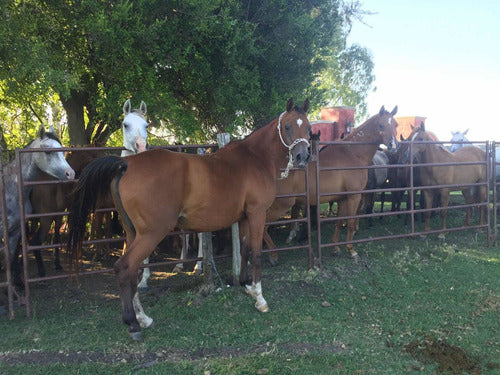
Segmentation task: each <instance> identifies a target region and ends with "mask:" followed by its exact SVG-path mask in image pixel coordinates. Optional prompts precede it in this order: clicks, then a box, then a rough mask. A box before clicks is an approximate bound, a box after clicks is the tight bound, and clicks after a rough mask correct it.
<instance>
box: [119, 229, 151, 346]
mask: <svg viewBox="0 0 500 375" xmlns="http://www.w3.org/2000/svg"><path fill="white" fill-rule="evenodd" d="M127 237H128V236H127ZM127 239H128V238H127ZM160 240H161V236H158V238H156V237H154V236H153V235H151V234H150V236H149V237H145V236H140V235H137V236H136V238H135V239H134V240H133V241H132V242H131V244H130V245H128V246H127V251H126V253H125V254H124V255H123V256H122V257H121V258H120V259H118V261H116V263H115V265H114V270H115V274H116V279H117V282H118V286H119V287H120V299H121V303H122V320H123V322H124V323H125V324H127V325H128V326H129V330H128V331H129V334H130V336H131V337H132V339H134V340H138V341H140V340H142V336H141V328H148V327H150V326H151V324H152V323H153V319H151V318H150V317H148V316H147V315H146V314H145V313H144V310H143V308H142V306H141V303H140V301H139V295H138V294H137V275H138V271H139V265H140V264H141V262H143V261H144V260H145V259H146V257H147V254H150V253H151V252H152V251H153V249H154V247H155V246H156V245H158V243H159V242H160ZM136 249H137V250H136Z"/></svg>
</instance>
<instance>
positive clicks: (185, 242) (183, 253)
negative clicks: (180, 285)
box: [172, 234, 189, 273]
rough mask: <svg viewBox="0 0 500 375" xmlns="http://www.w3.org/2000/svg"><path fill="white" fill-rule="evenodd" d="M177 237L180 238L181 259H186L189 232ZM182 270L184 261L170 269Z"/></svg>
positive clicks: (175, 271)
mask: <svg viewBox="0 0 500 375" xmlns="http://www.w3.org/2000/svg"><path fill="white" fill-rule="evenodd" d="M179 238H180V239H181V244H182V247H181V257H180V258H181V260H187V258H188V250H189V234H180V235H179ZM183 271H184V263H177V264H176V265H175V267H174V269H173V270H172V272H173V273H179V272H183Z"/></svg>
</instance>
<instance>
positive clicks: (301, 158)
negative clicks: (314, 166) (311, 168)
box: [292, 145, 310, 168]
mask: <svg viewBox="0 0 500 375" xmlns="http://www.w3.org/2000/svg"><path fill="white" fill-rule="evenodd" d="M292 153H293V161H294V164H295V166H296V167H299V168H305V167H306V165H307V163H308V162H309V157H310V154H309V150H308V147H306V146H304V147H302V145H297V146H296V147H295V149H294V150H293V151H292Z"/></svg>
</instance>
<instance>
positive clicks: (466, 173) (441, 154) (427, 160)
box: [412, 124, 487, 239]
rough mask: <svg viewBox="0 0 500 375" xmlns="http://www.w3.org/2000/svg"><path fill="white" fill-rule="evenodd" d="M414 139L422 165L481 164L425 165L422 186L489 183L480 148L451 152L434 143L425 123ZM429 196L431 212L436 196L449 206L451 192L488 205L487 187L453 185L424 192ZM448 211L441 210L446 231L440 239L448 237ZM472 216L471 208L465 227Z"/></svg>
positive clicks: (427, 203) (427, 214)
mask: <svg viewBox="0 0 500 375" xmlns="http://www.w3.org/2000/svg"><path fill="white" fill-rule="evenodd" d="M412 140H413V141H414V142H416V143H415V144H413V145H412V148H413V150H412V152H413V153H414V154H415V155H416V156H417V157H418V161H419V163H422V164H436V163H466V162H477V164H467V165H460V164H458V165H446V166H436V165H429V166H427V165H425V166H421V167H420V181H421V183H422V187H424V186H437V185H464V184H476V183H486V181H487V177H486V153H485V152H484V151H483V150H481V149H480V148H478V147H474V146H464V147H461V148H459V149H458V150H456V151H455V152H453V153H452V152H450V151H449V150H447V149H446V148H445V147H443V146H442V145H440V144H436V143H431V142H433V138H432V136H430V135H429V134H428V132H426V131H425V126H424V125H423V124H422V125H421V126H420V128H419V129H417V132H416V133H415V135H414V136H413V138H412ZM422 190H423V194H424V197H425V208H426V209H431V208H432V202H433V198H434V195H435V194H436V193H438V192H439V193H440V194H441V205H440V206H441V207H447V206H448V201H449V194H450V191H456V190H461V191H462V194H463V196H464V198H465V202H466V204H474V203H482V202H485V197H486V186H485V185H480V186H456V187H454V186H450V187H443V188H435V189H432V188H431V189H429V188H427V189H422ZM446 211H447V210H441V222H442V230H443V232H442V233H440V234H439V238H440V239H444V238H445V234H444V231H445V230H446ZM479 212H480V224H481V225H482V224H483V216H484V207H481V209H480V210H479ZM430 216H431V212H430V211H426V212H425V227H424V231H428V230H429V229H430ZM470 216H471V207H468V208H467V214H466V218H465V225H469V222H470Z"/></svg>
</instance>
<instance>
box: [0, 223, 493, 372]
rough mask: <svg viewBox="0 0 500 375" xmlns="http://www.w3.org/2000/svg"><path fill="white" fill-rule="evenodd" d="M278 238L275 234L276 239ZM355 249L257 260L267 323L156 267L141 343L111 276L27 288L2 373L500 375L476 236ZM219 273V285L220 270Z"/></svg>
mask: <svg viewBox="0 0 500 375" xmlns="http://www.w3.org/2000/svg"><path fill="white" fill-rule="evenodd" d="M456 216H459V215H456ZM450 219H451V220H450V222H451V223H453V221H454V220H457V221H461V220H463V219H462V218H461V217H459V218H455V217H452V218H450ZM436 220H437V219H436ZM401 223H402V221H401V220H400V219H399V220H398V219H397V218H395V217H391V218H386V219H385V220H384V221H383V222H382V223H379V222H378V220H376V221H375V226H374V227H372V228H367V227H366V226H365V225H364V224H363V223H362V225H361V229H360V233H359V236H357V237H359V238H363V237H365V236H366V237H369V236H375V235H380V234H381V233H383V232H398V231H400V230H401V227H402V224H401ZM434 225H435V226H436V227H437V226H438V222H435V223H434ZM450 225H452V224H450ZM286 234H287V233H286V232H285V230H284V229H281V228H278V229H277V230H276V231H274V233H273V237H274V238H276V239H278V240H280V239H281V240H282V239H283V238H285V237H286ZM324 235H325V236H328V235H329V233H324ZM356 249H357V251H358V252H359V254H360V256H361V261H360V262H358V263H356V262H354V261H353V260H352V259H349V258H348V257H347V256H345V252H344V253H343V254H344V255H343V256H341V257H334V256H332V254H331V252H330V251H327V250H325V251H323V268H322V269H321V270H319V269H314V270H307V257H306V254H305V252H304V251H295V252H290V253H280V263H279V265H278V266H277V267H274V268H273V267H271V266H269V265H268V264H267V263H265V264H264V267H263V290H264V296H265V297H266V299H267V301H268V303H269V305H270V308H271V311H270V312H269V313H267V314H262V313H259V312H258V311H257V310H256V309H255V308H254V307H253V304H254V301H253V300H252V299H251V298H250V297H249V296H247V295H245V294H244V292H243V290H242V288H240V287H227V286H225V285H224V286H221V288H220V291H218V292H212V293H206V292H205V291H203V289H202V288H200V285H201V281H202V279H201V278H200V277H197V276H194V275H189V274H177V275H173V274H168V273H166V272H164V271H165V270H164V269H162V270H157V271H158V272H155V273H154V277H153V278H152V280H151V282H150V290H149V291H148V292H146V293H145V294H144V295H142V297H141V300H142V302H143V306H144V308H145V310H146V313H148V314H149V315H151V316H152V317H153V318H154V319H155V325H154V326H153V327H152V328H150V329H148V330H145V331H144V338H145V340H144V342H142V343H134V342H131V341H130V339H129V337H128V335H127V334H126V328H125V326H124V325H123V324H122V323H121V317H120V307H119V299H118V295H117V287H116V285H115V281H114V277H113V275H94V276H88V277H85V278H82V285H81V286H80V287H79V288H78V287H76V286H75V285H73V284H70V285H68V283H67V281H66V280H60V281H54V282H47V283H44V284H34V285H33V286H32V294H33V302H32V304H33V317H32V318H30V319H27V318H24V317H22V313H21V312H18V313H17V318H16V319H15V320H14V321H9V320H8V319H7V318H6V317H5V316H2V317H0V330H1V332H2V335H1V339H0V373H1V374H26V373H29V374H46V373H50V374H78V373H80V374H88V373H96V374H115V373H122V374H129V373H130V374H131V373H137V374H159V373H168V374H389V373H390V374H411V373H415V374H417V373H418V374H433V373H436V372H443V371H444V372H446V369H447V368H448V372H449V373H462V372H463V373H482V374H495V373H498V371H499V366H500V362H499V358H500V342H499V334H498V318H499V316H500V315H499V312H500V296H499V290H500V288H499V287H500V277H499V276H500V271H499V263H500V253H499V251H498V250H499V248H498V247H491V248H488V247H487V246H486V235H485V234H484V233H479V234H476V233H475V232H472V231H464V232H455V233H449V234H448V235H447V239H446V242H441V241H439V240H437V238H436V236H435V235H434V236H428V238H427V239H426V240H425V241H423V240H419V239H418V240H417V239H402V240H390V241H384V242H370V243H364V244H360V245H357V246H356ZM217 267H218V270H219V272H220V273H221V277H222V279H224V280H229V279H230V272H231V265H230V261H229V260H221V261H219V262H218V263H217ZM167 276H168V277H167ZM217 286H218V287H219V285H217ZM432 348H443V349H445V351H446V353H445V354H446V355H448V356H450V355H451V354H456V353H462V354H463V356H464V358H466V359H467V360H470V361H471V363H473V365H472V366H469V367H466V366H464V367H462V368H460V367H453V366H454V365H442V364H441V362H439V361H438V360H440V359H442V358H435V357H433V356H432V355H431V354H429V353H430V351H431V349H432ZM446 355H444V356H446ZM453 358H454V363H459V362H460V361H461V357H460V358H458V359H457V358H455V357H453ZM464 363H465V359H464ZM467 363H469V362H467ZM443 366H444V367H443ZM446 366H448V367H446Z"/></svg>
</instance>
